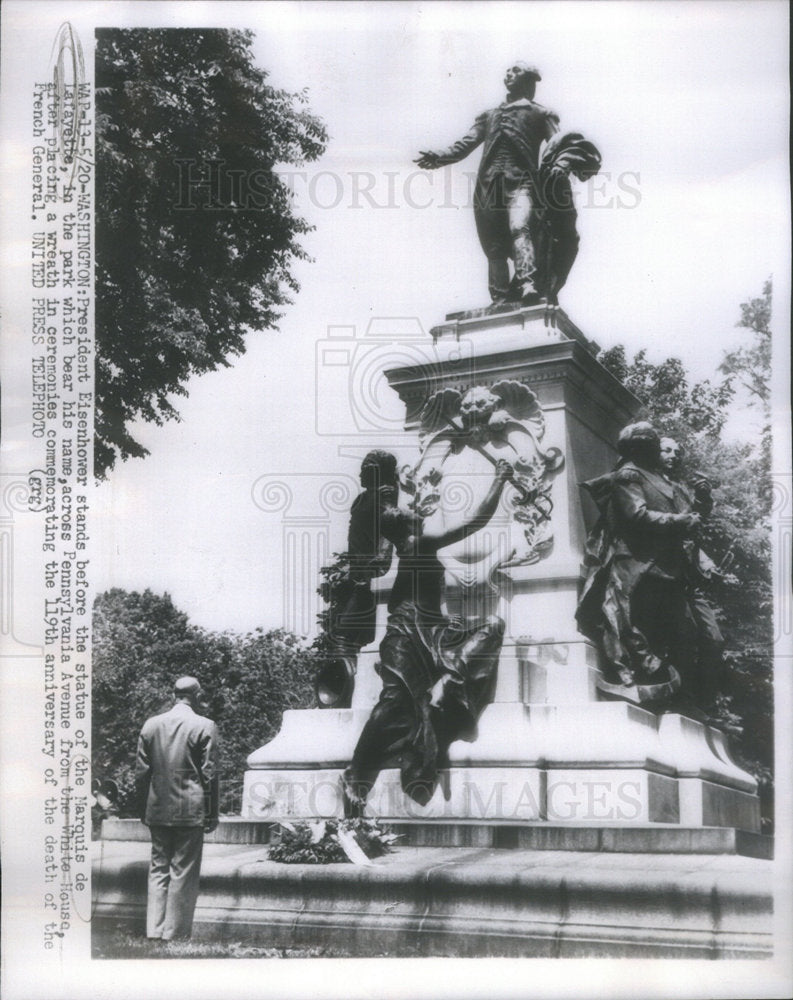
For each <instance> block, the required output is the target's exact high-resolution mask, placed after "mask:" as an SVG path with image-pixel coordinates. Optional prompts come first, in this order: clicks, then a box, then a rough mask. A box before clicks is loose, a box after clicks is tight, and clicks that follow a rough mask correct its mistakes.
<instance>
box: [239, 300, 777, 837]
mask: <svg viewBox="0 0 793 1000" xmlns="http://www.w3.org/2000/svg"><path fill="white" fill-rule="evenodd" d="M432 336H433V338H434V341H435V351H436V359H437V360H436V361H435V362H434V363H433V364H429V365H427V364H425V365H421V366H415V367H403V368H398V369H394V370H392V371H388V372H387V373H386V374H387V377H388V380H389V383H390V385H391V386H392V388H393V389H394V390H395V391H396V392H398V393H399V396H400V398H401V399H402V401H403V402H404V404H405V408H406V425H405V427H406V432H407V433H408V434H415V433H416V431H417V429H418V422H419V416H420V413H421V410H422V407H423V405H424V403H425V401H426V400H427V398H428V397H429V396H430V395H432V394H433V393H435V392H437V391H438V390H440V389H443V388H453V389H456V390H458V391H460V392H465V391H466V390H467V389H468V388H470V387H472V386H485V387H488V386H492V385H493V384H495V383H497V382H499V381H501V380H504V379H513V380H516V381H521V382H524V383H526V384H528V385H529V387H530V388H531V389H532V390H533V392H534V393H535V394H536V396H537V397H538V400H539V403H540V405H541V407H542V410H543V412H544V415H545V435H544V439H543V446H544V447H547V448H551V447H555V448H558V449H559V450H560V451H561V452H562V454H563V456H564V466H563V468H562V469H561V471H560V472H559V473H558V474H557V475H556V476H555V478H554V480H553V484H552V487H551V493H550V497H551V500H552V503H553V510H552V515H551V525H552V531H553V543H552V545H551V546H550V547H549V548H547V549H546V550H544V551H543V553H542V554H541V555H540V556H539V558H538V559H537V560H536V561H535V562H533V563H532V564H528V565H519V566H514V567H512V568H510V569H508V570H507V571H506V580H505V585H504V587H503V588H502V592H501V597H500V600H499V606H498V609H497V613H498V614H500V615H501V617H502V618H503V619H504V620H505V622H506V632H505V639H504V645H503V649H502V652H501V656H500V660H499V667H498V681H497V688H496V693H495V698H494V702H493V704H491V705H490V706H488V708H487V709H486V710H485V712H484V713H483V715H482V718H481V720H480V726H479V736H478V738H477V740H476V741H475V742H474V743H470V744H469V743H462V742H458V743H455V744H454V745H453V746H452V748H451V753H450V759H451V764H452V767H451V768H450V770H449V771H447V772H444V773H443V774H442V776H441V778H442V780H441V782H440V784H439V787H438V788H437V790H436V792H435V794H434V796H433V798H432V800H431V801H430V802H429V803H428V804H427V806H425V807H421V806H418V805H417V804H416V803H415V802H413V801H412V800H410V799H408V798H407V797H406V796H405V795H404V794H403V793H402V791H401V788H400V786H399V775H398V773H397V772H396V771H384V772H383V773H382V774H381V775H380V778H379V780H378V782H377V784H376V785H375V787H374V789H373V792H372V794H371V796H370V799H369V805H368V811H369V813H370V814H371V815H376V816H381V817H383V818H387V819H400V818H405V817H408V818H428V819H436V820H438V819H441V820H449V821H452V820H473V819H476V820H481V819H495V820H512V821H518V822H520V821H524V822H535V823H536V822H538V821H539V822H547V823H549V824H550V823H552V824H575V823H578V824H580V823H582V822H586V823H605V824H610V825H612V826H613V825H614V824H624V825H642V824H647V823H663V824H670V825H678V826H684V827H701V826H724V827H737V828H740V829H743V830H748V831H757V830H759V821H760V817H759V800H758V798H757V786H756V782H755V781H754V779H753V778H752V777H751V776H750V775H749V774H747V773H745V772H744V771H742V770H741V769H740V768H739V767H738V766H737V765H736V764H735V762H734V761H733V760H732V758H731V757H730V754H729V749H728V747H727V743H726V740H725V738H724V736H723V735H722V734H720V733H718V732H716V731H715V730H713V729H709V728H707V727H705V726H703V725H702V724H700V723H697V722H694V721H692V720H689V719H686V718H682V717H680V716H678V715H671V714H670V715H664V716H661V717H657V716H655V715H654V714H652V713H651V712H648V711H645V710H644V709H641V708H638V707H636V706H634V705H629V704H627V703H625V702H615V701H602V700H599V694H598V690H597V678H598V673H599V671H598V663H597V656H596V652H595V650H594V648H593V647H592V646H591V644H589V643H588V642H587V641H586V640H585V639H584V638H583V637H582V636H581V635H580V634H579V633H578V631H577V629H576V625H575V617H574V615H575V608H576V605H577V601H578V594H579V589H580V585H581V582H582V570H581V563H582V556H583V551H584V543H585V540H586V536H587V533H588V531H589V529H590V528H591V526H592V524H593V522H594V518H595V510H594V507H593V506H592V505H591V502H590V501H589V500H588V498H586V497H584V496H582V492H581V490H580V489H579V485H578V484H579V483H581V482H583V481H584V480H586V479H590V478H593V477H594V476H597V475H600V474H602V473H603V472H605V471H608V470H609V469H610V468H612V467H613V465H614V462H615V459H616V455H615V452H614V447H613V442H615V441H616V440H617V435H618V433H619V431H620V429H621V428H622V427H623V426H624V425H625V424H626V423H628V422H629V421H630V420H631V418H632V416H633V414H634V413H635V412H636V409H637V407H638V403H637V401H636V399H635V398H634V397H633V396H632V395H631V394H630V393H629V392H628V391H627V390H626V389H625V388H624V387H623V386H622V385H621V384H620V383H619V382H618V381H617V380H616V379H615V378H614V377H613V376H612V375H611V374H610V373H609V372H607V371H606V370H605V369H604V368H603V366H602V365H600V364H599V362H598V361H597V360H596V358H595V357H594V356H593V354H592V352H591V350H590V349H589V348H590V345H589V343H588V342H587V340H586V338H585V337H584V336H583V334H582V333H581V331H580V330H578V328H577V327H575V326H574V325H573V324H572V323H571V322H570V320H569V319H568V318H567V317H566V316H565V315H564V313H561V312H560V313H558V314H557V323H556V326H549V325H547V324H546V316H545V309H544V307H543V306H536V307H531V308H526V309H518V310H514V311H502V312H499V313H495V314H494V313H490V312H487V311H484V310H478V311H475V312H473V313H463V314H458V315H452V316H450V317H448V318H447V322H446V323H445V324H443V325H442V326H439V327H436V328H435V329H434V330H433V331H432ZM393 576H394V574H393V571H392V572H391V574H389V575H388V576H385V577H383V578H382V579H380V580H379V581H377V592H378V602H379V610H380V617H379V627H378V635H377V639H376V642H375V643H374V644H373V645H372V646H370V647H368V648H367V649H365V650H363V651H362V652H361V654H360V656H359V661H358V675H357V680H356V687H355V692H354V695H353V700H352V707H351V708H349V709H340V710H333V709H329V710H309V711H300V712H297V711H289V712H286V713H284V721H283V726H282V729H281V732H280V733H279V734H278V736H277V737H276V738H275V739H274V740H273V741H272V742H271V743H269V744H267V745H266V746H264V747H262V748H261V749H259V750H257V751H255V752H254V753H253V754H251V756H250V757H249V759H248V766H249V770H248V771H247V773H246V775H245V790H244V793H243V810H242V814H243V817H245V818H247V819H260V820H267V819H272V818H276V817H279V816H292V817H295V816H312V815H321V816H332V815H341V797H340V786H339V776H340V773H341V770H342V768H343V767H344V766H345V765H346V763H347V762H348V761H349V759H350V757H351V755H352V751H353V748H354V746H355V743H356V740H357V737H358V734H359V732H360V730H361V728H362V726H363V724H364V722H365V721H366V718H367V716H368V713H369V710H370V709H371V706H372V705H373V704H374V702H375V701H376V699H377V696H378V693H379V690H380V680H379V678H378V677H377V675H376V673H375V672H374V663H375V661H376V658H377V644H378V643H379V641H380V639H381V637H382V634H383V631H384V628H385V617H386V616H385V602H386V601H387V597H388V593H389V591H390V588H391V585H392V583H393ZM455 597H456V595H455V593H454V589H453V588H450V591H449V600H450V603H453V602H454V600H455Z"/></svg>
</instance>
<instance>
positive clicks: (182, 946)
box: [92, 929, 352, 958]
mask: <svg viewBox="0 0 793 1000" xmlns="http://www.w3.org/2000/svg"><path fill="white" fill-rule="evenodd" d="M92 951H93V955H92V957H93V958H351V957H352V956H351V954H350V953H349V952H345V951H340V950H338V949H336V948H260V947H257V946H256V945H254V944H246V943H243V942H241V941H225V942H214V941H206V942H204V941H167V942H166V941H149V939H148V938H146V937H143V936H142V935H141V934H133V933H130V932H129V931H125V930H120V929H116V930H112V931H108V932H106V933H105V932H99V933H97V932H96V931H95V932H94V936H93V949H92Z"/></svg>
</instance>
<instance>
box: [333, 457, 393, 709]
mask: <svg viewBox="0 0 793 1000" xmlns="http://www.w3.org/2000/svg"><path fill="white" fill-rule="evenodd" d="M361 486H362V487H363V492H362V493H361V494H360V495H359V496H358V497H356V499H355V501H354V502H353V505H352V507H351V509H350V524H349V530H348V535H347V551H346V552H345V553H344V554H343V555H342V556H340V557H339V559H338V561H337V562H336V564H335V565H333V566H330V567H326V569H325V570H323V575H324V576H325V580H324V582H323V584H322V586H321V587H320V593H321V594H322V595H323V597H324V598H325V600H326V601H327V603H328V604H329V608H328V612H327V625H326V632H327V637H328V640H329V650H328V652H329V655H328V657H327V658H326V659H325V660H324V661H323V662H322V664H321V666H320V668H319V671H318V673H317V676H316V679H315V690H316V694H317V700H318V702H319V705H320V707H321V708H348V707H349V705H350V701H351V699H352V693H353V686H354V678H355V668H356V660H357V657H358V653H359V651H360V650H361V648H362V647H363V646H366V645H368V644H369V643H370V642H372V641H373V639H374V637H375V621H376V617H377V598H376V596H375V594H373V593H372V587H371V583H372V580H374V579H376V578H377V577H379V576H383V574H385V573H387V572H388V569H389V567H390V565H391V554H392V551H393V547H392V545H391V543H390V542H389V541H388V540H387V539H386V538H385V537H384V536H383V534H382V532H381V530H380V517H381V514H382V511H383V508H384V507H385V506H387V505H394V504H396V502H397V496H398V494H399V485H398V476H397V467H396V458H395V457H394V456H393V455H392V454H390V453H389V452H387V451H379V450H375V451H370V452H369V453H368V454H367V455H366V457H365V458H364V460H363V462H362V463H361Z"/></svg>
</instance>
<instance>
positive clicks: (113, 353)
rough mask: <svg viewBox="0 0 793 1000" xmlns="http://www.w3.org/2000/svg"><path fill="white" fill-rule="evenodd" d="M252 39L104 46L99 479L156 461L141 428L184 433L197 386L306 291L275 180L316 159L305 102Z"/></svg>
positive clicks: (148, 34) (139, 38)
mask: <svg viewBox="0 0 793 1000" xmlns="http://www.w3.org/2000/svg"><path fill="white" fill-rule="evenodd" d="M252 38H253V36H252V34H251V33H250V32H243V31H232V30H224V29H195V30H193V29H190V30H186V29H149V28H146V29H143V28H135V29H101V30H99V31H97V44H96V87H97V90H96V112H97V138H96V195H97V203H98V205H99V206H100V209H101V210H100V211H99V212H98V213H97V221H96V260H97V264H96V347H97V363H96V421H95V435H96V443H95V469H96V473H97V475H98V476H100V477H102V476H104V475H105V474H106V473H107V472H108V470H110V469H111V468H112V467H113V465H114V463H115V461H116V460H117V459H118V458H121V459H126V458H128V457H130V456H137V457H140V456H143V455H145V454H147V452H146V449H145V448H143V447H142V446H141V445H140V444H139V443H138V442H137V441H135V439H134V438H133V437H132V434H131V432H130V427H129V425H130V424H131V423H132V422H133V421H135V420H139V419H142V420H147V421H153V422H154V423H156V424H162V423H163V421H165V420H169V419H173V418H178V413H177V411H176V409H175V407H174V405H173V402H172V397H173V396H174V395H185V394H186V389H185V383H186V382H187V380H188V378H190V376H192V375H195V374H201V373H205V372H210V371H214V370H216V369H217V368H218V367H219V366H228V365H229V364H230V361H229V359H230V357H232V356H234V355H240V354H242V353H243V352H244V350H245V342H244V334H245V333H246V332H247V331H249V330H265V329H270V328H272V327H273V326H274V325H275V323H276V321H277V319H278V317H279V312H278V307H279V306H282V305H283V304H284V303H286V302H288V301H289V299H288V294H289V292H290V291H295V290H296V289H297V283H296V282H295V280H294V278H293V277H292V274H291V271H290V267H291V265H292V263H293V262H294V261H295V260H297V259H300V258H303V257H305V254H304V252H303V250H302V249H301V247H300V245H299V244H298V242H297V237H298V236H299V235H300V234H302V233H305V232H307V231H308V230H309V229H310V227H309V226H308V225H307V224H306V223H305V222H304V221H303V220H302V219H301V218H299V217H298V216H296V215H295V214H294V211H293V206H292V202H291V197H290V194H289V192H288V190H287V188H286V186H285V185H284V184H283V182H282V181H281V180H280V179H279V178H278V176H277V174H276V173H275V168H276V167H277V166H278V165H279V164H299V163H301V162H304V161H306V160H314V159H316V158H317V157H318V156H319V155H320V154H321V153H322V151H323V149H324V147H325V141H326V134H325V130H324V127H323V125H322V123H321V122H320V121H319V119H317V118H316V117H315V116H314V115H312V114H311V113H310V112H309V111H308V110H307V109H306V108H305V104H306V95H305V93H301V94H289V93H286V92H284V91H282V90H276V89H274V88H272V87H271V86H269V85H268V84H267V82H266V79H267V74H266V73H265V72H264V71H263V70H261V69H259V68H257V67H256V66H255V65H254V64H253V60H252V53H251V50H250V46H251V42H252Z"/></svg>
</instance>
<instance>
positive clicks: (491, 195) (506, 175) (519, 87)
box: [415, 62, 559, 305]
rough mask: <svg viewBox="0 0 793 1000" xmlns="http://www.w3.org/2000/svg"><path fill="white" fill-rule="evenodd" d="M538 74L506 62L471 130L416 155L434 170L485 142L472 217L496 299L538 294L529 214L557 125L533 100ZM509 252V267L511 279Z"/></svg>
mask: <svg viewBox="0 0 793 1000" xmlns="http://www.w3.org/2000/svg"><path fill="white" fill-rule="evenodd" d="M540 79H541V77H540V74H539V72H538V71H537V69H535V67H534V66H529V65H527V64H526V63H523V62H517V63H515V64H514V65H513V66H510V67H509V69H508V70H507V72H506V75H505V77H504V85H505V86H506V88H507V99H506V101H505V102H504V103H503V104H500V105H499V106H498V107H497V108H493V109H492V110H491V111H485V112H484V113H483V114H481V115H479V117H478V118H477V119H476V121H475V122H474V126H473V128H472V129H471V131H470V132H469V133H468V134H467V135H465V136H463V138H462V139H460V140H459V141H458V142H455V143H453V145H451V146H450V147H449V148H448V149H446V150H444V151H443V152H439V153H433V152H429V151H424V150H422V151H421V152H420V155H419V157H418V158H417V159H416V161H415V162H416V163H418V165H419V166H420V167H421V168H422V169H424V170H435V169H436V168H438V167H442V166H445V165H446V164H447V163H457V161H458V160H462V159H464V157H466V156H468V154H469V153H470V152H471V151H472V150H474V149H476V147H477V146H479V145H480V144H482V143H484V148H483V151H482V161H481V163H480V165H479V173H478V176H477V181H476V189H475V191H474V217H475V219H476V229H477V233H478V234H479V242H480V243H481V245H482V249H483V250H484V252H485V256H486V257H487V261H488V285H489V290H490V296H491V298H492V300H493V303H494V304H500V303H502V302H512V301H515V302H522V303H523V304H524V305H529V304H532V303H534V302H537V301H538V300H539V297H540V296H539V292H540V289H539V288H538V285H537V266H536V262H535V248H534V245H533V241H532V237H531V233H530V221H531V216H532V207H533V203H534V202H535V201H536V199H537V192H538V186H539V181H538V171H539V166H540V147H541V146H542V143H543V142H544V141H545V140H547V139H550V138H551V136H552V135H553V134H554V133H555V132H556V131H557V130H558V128H559V119H558V118H557V116H556V115H555V114H554V113H553V112H552V111H549V110H548V109H547V108H544V107H542V106H541V105H539V104H535V102H534V92H535V88H536V86H537V82H538V81H539V80H540ZM510 258H511V259H512V261H513V263H514V270H515V273H514V277H513V280H512V282H511V283H510V277H509V264H508V260H509V259H510Z"/></svg>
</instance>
